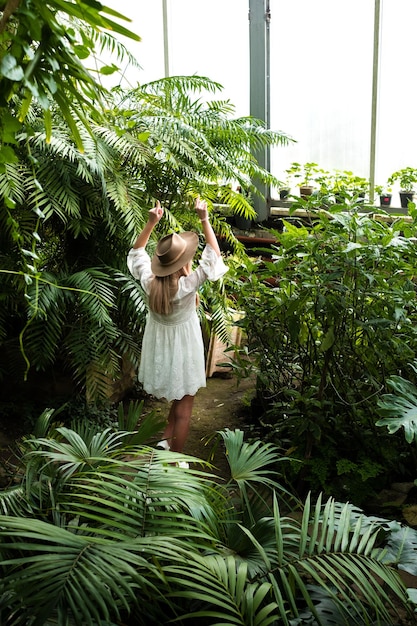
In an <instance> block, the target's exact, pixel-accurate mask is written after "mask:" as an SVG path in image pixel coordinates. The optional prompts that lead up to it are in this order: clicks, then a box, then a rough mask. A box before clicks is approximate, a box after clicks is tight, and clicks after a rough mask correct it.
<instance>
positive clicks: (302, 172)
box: [286, 161, 320, 198]
mask: <svg viewBox="0 0 417 626" xmlns="http://www.w3.org/2000/svg"><path fill="white" fill-rule="evenodd" d="M286 173H287V174H288V177H292V178H294V179H300V178H301V180H300V181H299V182H297V183H296V184H297V186H298V187H299V188H300V196H301V197H302V198H305V197H308V196H311V194H312V193H313V191H314V186H313V182H314V181H315V180H316V177H317V175H318V174H319V173H320V170H319V168H318V165H317V163H313V162H312V161H310V162H308V163H304V164H301V163H297V162H294V163H291V165H290V167H289V169H288V170H286Z"/></svg>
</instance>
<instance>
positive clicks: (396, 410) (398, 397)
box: [376, 376, 417, 443]
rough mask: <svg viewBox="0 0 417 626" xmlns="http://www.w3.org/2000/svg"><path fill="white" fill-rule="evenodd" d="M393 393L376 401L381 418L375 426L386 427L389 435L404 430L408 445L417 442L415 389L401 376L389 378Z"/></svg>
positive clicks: (416, 390) (416, 392)
mask: <svg viewBox="0 0 417 626" xmlns="http://www.w3.org/2000/svg"><path fill="white" fill-rule="evenodd" d="M387 382H388V385H389V387H391V389H392V390H393V392H394V393H389V394H384V395H383V396H382V397H381V398H380V399H379V400H378V412H379V414H380V415H382V416H383V417H382V418H381V419H380V420H378V421H377V422H376V425H377V426H386V427H387V429H388V432H389V433H391V434H392V433H396V432H397V431H398V430H399V429H400V428H404V436H405V439H406V441H407V442H408V443H412V442H413V441H414V440H416V441H417V388H416V386H415V385H413V384H412V383H410V382H409V381H408V380H405V379H404V378H402V377H401V376H391V377H390V379H389V380H388V381H387Z"/></svg>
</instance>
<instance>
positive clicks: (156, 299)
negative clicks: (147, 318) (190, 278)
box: [149, 267, 188, 315]
mask: <svg viewBox="0 0 417 626" xmlns="http://www.w3.org/2000/svg"><path fill="white" fill-rule="evenodd" d="M187 274H188V272H187V269H186V267H181V269H179V270H177V271H176V272H174V273H173V274H169V275H168V276H154V277H153V279H152V281H151V284H150V287H149V308H150V309H151V311H153V312H154V313H159V314H160V315H169V314H170V313H172V299H173V297H174V296H175V294H176V293H177V291H178V281H179V279H180V278H181V276H187Z"/></svg>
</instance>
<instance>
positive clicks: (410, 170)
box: [388, 166, 417, 209]
mask: <svg viewBox="0 0 417 626" xmlns="http://www.w3.org/2000/svg"><path fill="white" fill-rule="evenodd" d="M395 182H398V183H399V185H400V192H399V193H400V202H401V206H402V208H403V209H407V208H408V203H409V202H412V201H413V198H414V185H415V183H417V169H415V168H414V167H410V166H408V167H403V168H402V169H400V170H397V171H396V172H393V173H392V174H391V176H390V177H389V178H388V184H390V185H393V184H394V183H395Z"/></svg>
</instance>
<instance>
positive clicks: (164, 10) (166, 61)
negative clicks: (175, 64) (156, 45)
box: [162, 0, 169, 78]
mask: <svg viewBox="0 0 417 626" xmlns="http://www.w3.org/2000/svg"><path fill="white" fill-rule="evenodd" d="M162 24H163V30H164V76H165V78H166V77H167V76H169V42H168V7H167V0H162Z"/></svg>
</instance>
